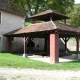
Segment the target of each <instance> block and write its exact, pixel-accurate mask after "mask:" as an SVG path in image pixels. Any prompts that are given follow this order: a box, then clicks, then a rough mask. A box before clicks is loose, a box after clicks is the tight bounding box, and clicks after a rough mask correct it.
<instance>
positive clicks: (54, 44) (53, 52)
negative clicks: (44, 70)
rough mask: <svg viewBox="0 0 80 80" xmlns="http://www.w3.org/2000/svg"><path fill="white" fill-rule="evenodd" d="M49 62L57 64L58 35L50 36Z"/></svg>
mask: <svg viewBox="0 0 80 80" xmlns="http://www.w3.org/2000/svg"><path fill="white" fill-rule="evenodd" d="M50 62H51V63H58V62H59V34H58V33H55V34H50Z"/></svg>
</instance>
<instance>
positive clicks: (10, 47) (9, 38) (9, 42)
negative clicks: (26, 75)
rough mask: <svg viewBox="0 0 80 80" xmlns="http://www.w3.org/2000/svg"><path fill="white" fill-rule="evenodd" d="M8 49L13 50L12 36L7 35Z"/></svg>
mask: <svg viewBox="0 0 80 80" xmlns="http://www.w3.org/2000/svg"><path fill="white" fill-rule="evenodd" d="M6 50H7V52H10V53H11V52H12V38H11V37H6Z"/></svg>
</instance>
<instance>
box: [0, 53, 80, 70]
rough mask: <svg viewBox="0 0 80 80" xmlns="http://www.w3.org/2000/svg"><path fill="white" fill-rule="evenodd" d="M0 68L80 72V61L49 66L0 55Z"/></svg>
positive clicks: (7, 54)
mask: <svg viewBox="0 0 80 80" xmlns="http://www.w3.org/2000/svg"><path fill="white" fill-rule="evenodd" d="M0 67H11V68H28V69H30V68H32V69H41V70H79V69H80V60H75V61H72V62H65V63H58V64H49V63H45V62H41V61H37V60H31V59H29V58H23V57H20V56H17V55H13V54H9V53H0Z"/></svg>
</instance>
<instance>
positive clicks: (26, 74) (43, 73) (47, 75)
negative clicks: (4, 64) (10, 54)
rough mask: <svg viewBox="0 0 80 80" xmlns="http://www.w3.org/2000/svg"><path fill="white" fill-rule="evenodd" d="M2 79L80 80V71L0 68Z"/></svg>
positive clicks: (0, 77) (0, 78)
mask: <svg viewBox="0 0 80 80" xmlns="http://www.w3.org/2000/svg"><path fill="white" fill-rule="evenodd" d="M0 80H80V71H69V70H67V71H63V70H52V71H48V70H34V69H13V68H0Z"/></svg>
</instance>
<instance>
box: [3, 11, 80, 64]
mask: <svg viewBox="0 0 80 80" xmlns="http://www.w3.org/2000/svg"><path fill="white" fill-rule="evenodd" d="M30 18H31V19H32V24H31V25H29V26H26V27H24V28H21V29H18V30H15V31H12V32H9V33H6V34H4V36H6V38H7V41H6V42H7V43H6V44H7V51H9V52H10V51H11V46H12V41H11V38H13V37H23V42H24V56H26V53H27V52H26V51H27V46H26V42H27V39H28V38H29V37H32V38H45V49H46V52H47V53H50V62H51V63H57V62H59V38H62V39H63V40H64V42H65V51H66V50H67V48H66V46H67V41H68V40H69V38H70V37H75V38H76V44H77V46H76V51H77V54H79V38H80V28H76V27H73V26H71V25H67V24H66V19H69V17H67V16H65V15H62V14H59V13H56V12H53V11H52V10H47V11H45V12H42V13H39V14H36V15H33V16H31V17H30ZM35 20H41V21H46V22H42V23H35ZM57 20H64V24H62V23H59V22H57Z"/></svg>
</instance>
